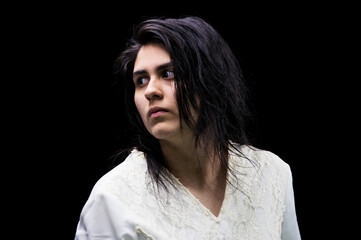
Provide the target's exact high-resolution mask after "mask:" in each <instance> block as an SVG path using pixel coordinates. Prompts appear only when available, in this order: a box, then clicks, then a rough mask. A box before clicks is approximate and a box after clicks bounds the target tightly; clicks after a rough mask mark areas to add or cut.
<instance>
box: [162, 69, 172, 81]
mask: <svg viewBox="0 0 361 240" xmlns="http://www.w3.org/2000/svg"><path fill="white" fill-rule="evenodd" d="M163 78H166V79H173V78H174V72H173V71H170V70H167V71H164V72H163Z"/></svg>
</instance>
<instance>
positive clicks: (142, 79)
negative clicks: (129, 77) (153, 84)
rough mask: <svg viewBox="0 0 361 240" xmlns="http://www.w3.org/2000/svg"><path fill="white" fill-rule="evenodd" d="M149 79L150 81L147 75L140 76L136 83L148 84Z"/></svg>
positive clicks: (139, 84)
mask: <svg viewBox="0 0 361 240" xmlns="http://www.w3.org/2000/svg"><path fill="white" fill-rule="evenodd" d="M147 81H148V79H147V78H145V77H140V78H138V79H137V82H136V85H137V86H142V85H144V84H146V83H147Z"/></svg>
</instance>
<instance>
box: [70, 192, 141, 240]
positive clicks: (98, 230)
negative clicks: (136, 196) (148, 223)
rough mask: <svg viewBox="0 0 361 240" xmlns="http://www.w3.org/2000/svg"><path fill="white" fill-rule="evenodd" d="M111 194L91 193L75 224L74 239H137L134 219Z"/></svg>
mask: <svg viewBox="0 0 361 240" xmlns="http://www.w3.org/2000/svg"><path fill="white" fill-rule="evenodd" d="M131 219H132V217H131V215H130V214H129V211H128V210H127V207H126V206H124V205H122V204H121V202H119V200H117V199H116V198H115V196H113V195H111V194H104V193H102V194H93V195H91V196H90V198H89V199H88V201H87V202H86V203H85V205H84V207H83V209H82V212H81V214H80V219H79V222H78V225H77V229H76V233H75V240H99V239H102V240H106V239H109V240H110V239H111V240H116V239H117V240H132V239H138V237H137V232H136V230H135V229H136V228H135V226H134V221H131Z"/></svg>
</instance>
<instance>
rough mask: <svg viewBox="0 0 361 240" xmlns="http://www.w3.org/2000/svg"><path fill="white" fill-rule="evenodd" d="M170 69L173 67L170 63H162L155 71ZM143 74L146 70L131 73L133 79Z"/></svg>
mask: <svg viewBox="0 0 361 240" xmlns="http://www.w3.org/2000/svg"><path fill="white" fill-rule="evenodd" d="M172 67H173V64H172V63H171V62H167V63H163V64H161V65H159V66H157V68H156V69H155V70H156V71H157V72H159V71H161V70H163V69H165V68H172ZM145 73H147V71H146V70H143V69H142V70H137V71H135V72H133V78H134V77H136V76H138V75H143V74H145Z"/></svg>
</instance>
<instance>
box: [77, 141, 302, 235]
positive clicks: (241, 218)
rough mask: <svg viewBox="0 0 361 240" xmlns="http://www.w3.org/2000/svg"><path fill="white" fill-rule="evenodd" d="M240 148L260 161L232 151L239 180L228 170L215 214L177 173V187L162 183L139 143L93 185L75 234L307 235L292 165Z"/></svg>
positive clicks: (260, 151) (231, 156)
mask: <svg viewBox="0 0 361 240" xmlns="http://www.w3.org/2000/svg"><path fill="white" fill-rule="evenodd" d="M241 151H242V152H243V153H244V154H245V156H246V157H248V158H249V159H251V160H253V161H255V162H256V163H257V165H258V166H254V165H252V164H251V163H250V162H249V161H248V160H247V159H245V158H240V157H237V156H236V155H235V154H233V153H230V161H229V162H230V166H231V167H232V169H233V170H234V172H235V173H236V174H237V179H238V181H237V179H236V178H234V177H232V175H231V174H230V175H229V176H228V178H229V180H230V181H229V182H227V185H226V192H225V197H224V201H223V204H222V207H221V210H220V213H219V215H218V217H216V216H214V215H213V214H212V213H211V212H210V211H209V210H208V209H207V208H206V207H204V206H203V205H202V204H201V202H200V201H199V200H198V199H197V198H195V197H194V195H192V194H191V192H190V191H188V189H187V188H186V187H184V186H183V185H182V184H181V183H180V182H179V181H178V179H176V178H175V177H174V176H173V180H174V182H175V183H176V186H177V190H175V189H174V188H172V187H171V186H170V187H169V191H170V193H169V194H167V193H166V191H165V190H164V189H162V188H160V189H159V191H158V190H156V187H155V184H152V182H151V178H150V175H149V173H148V172H147V163H146V160H145V158H144V155H143V153H142V152H139V151H137V150H133V151H132V152H131V154H130V155H129V156H128V157H127V158H126V159H125V160H124V161H123V162H122V163H121V164H119V165H118V166H116V167H115V168H113V169H112V170H110V171H109V172H108V173H106V174H105V175H104V176H103V177H102V178H100V179H99V181H98V182H97V183H96V184H95V186H94V188H93V190H92V192H91V194H90V196H89V199H88V200H87V202H86V203H85V205H84V207H83V209H82V212H81V215H80V220H79V223H78V226H77V229H76V234H75V239H76V240H85V239H112V240H115V239H122V240H131V239H155V240H163V239H164V240H177V239H181V240H192V239H197V240H201V239H204V240H212V239H230V240H238V239H242V240H243V239H244V240H257V239H259V240H268V239H282V240H285V239H288V240H296V239H301V237H300V232H299V228H298V223H297V217H296V211H295V204H294V195H293V186H292V174H291V170H290V167H289V165H288V164H287V163H285V162H284V161H282V160H281V159H280V158H279V157H278V156H277V155H275V154H273V153H271V152H269V151H265V150H259V149H255V148H250V147H245V146H243V147H241Z"/></svg>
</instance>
